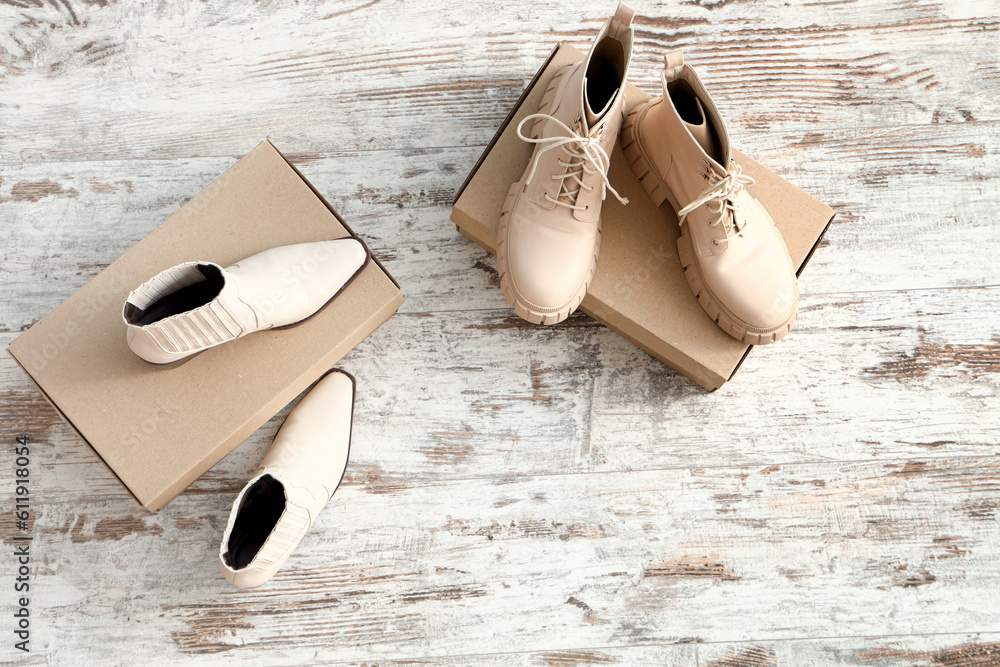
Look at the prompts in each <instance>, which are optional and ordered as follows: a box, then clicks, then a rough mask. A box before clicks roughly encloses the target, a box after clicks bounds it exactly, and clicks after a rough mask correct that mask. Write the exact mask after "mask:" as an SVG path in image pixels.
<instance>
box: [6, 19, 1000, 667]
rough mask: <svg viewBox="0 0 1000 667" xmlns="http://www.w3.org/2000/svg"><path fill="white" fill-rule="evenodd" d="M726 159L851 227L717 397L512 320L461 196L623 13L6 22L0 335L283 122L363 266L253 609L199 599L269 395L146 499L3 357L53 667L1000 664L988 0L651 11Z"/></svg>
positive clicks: (996, 186) (9, 601)
mask: <svg viewBox="0 0 1000 667" xmlns="http://www.w3.org/2000/svg"><path fill="white" fill-rule="evenodd" d="M636 3H637V5H638V10H639V16H638V27H637V46H636V54H635V65H634V76H633V78H634V80H635V82H636V83H638V84H639V85H641V86H643V87H645V88H646V89H647V90H649V91H651V92H652V91H654V85H655V84H656V82H657V81H658V74H657V70H656V63H657V60H658V59H659V58H660V54H661V53H662V52H663V51H664V50H665V49H670V48H675V47H683V48H684V49H685V50H686V52H687V54H688V57H689V59H691V60H692V61H693V62H695V63H696V64H700V65H702V66H703V75H704V77H705V78H706V79H707V82H708V84H709V86H710V88H711V90H712V91H714V93H715V95H716V97H717V100H718V103H719V105H720V107H721V108H722V110H723V113H724V114H725V115H726V116H727V117H728V119H729V121H730V124H731V130H732V132H733V134H734V135H735V136H736V138H737V139H736V144H737V146H738V147H739V148H741V149H743V150H744V151H746V152H748V153H750V154H751V155H753V156H755V157H756V158H757V159H759V160H760V161H762V162H763V163H764V164H765V165H767V166H769V167H770V168H771V169H773V170H774V171H776V172H777V173H779V174H781V175H783V176H785V177H786V178H788V179H789V180H791V181H792V182H793V183H795V184H797V185H799V186H800V187H802V188H804V189H806V190H807V191H809V192H811V193H813V194H814V195H816V196H818V197H819V198H821V199H823V200H824V201H826V202H828V203H830V204H831V205H833V206H835V207H836V209H837V211H838V217H837V220H836V222H835V224H834V225H833V226H832V228H831V229H830V231H829V233H828V235H827V237H826V240H825V241H824V242H823V245H822V248H821V249H820V250H819V251H818V252H817V254H816V255H815V257H814V258H813V260H812V262H811V264H810V265H809V267H808V269H807V271H806V273H805V275H804V277H803V280H802V281H801V290H802V312H801V316H800V319H799V324H798V327H797V329H796V331H794V332H793V335H792V336H791V337H790V338H789V339H787V341H785V342H782V343H780V344H778V345H775V346H771V347H767V348H758V349H756V350H754V352H753V353H752V355H751V356H750V358H749V360H748V361H747V363H746V364H745V365H744V367H743V369H742V370H741V371H740V373H739V374H738V375H737V376H736V378H735V379H734V380H733V381H732V382H731V383H730V384H728V385H727V386H726V387H724V388H723V389H722V390H720V391H719V392H717V393H715V394H706V393H705V392H703V391H702V390H701V389H699V388H697V387H695V386H694V385H692V384H690V383H689V382H688V381H687V380H685V379H684V378H683V377H681V376H679V375H678V374H677V373H674V372H673V371H671V370H670V369H668V368H666V367H664V366H662V365H661V364H659V363H658V362H656V361H654V360H653V359H651V358H650V357H648V356H647V355H646V354H644V353H642V352H640V351H639V350H637V349H636V348H635V347H634V346H632V345H631V344H629V343H627V342H625V341H624V340H622V339H621V338H619V337H618V336H616V335H615V334H613V333H611V332H610V331H608V330H606V329H604V328H603V327H601V326H600V325H598V324H597V323H595V322H594V321H592V320H590V319H589V318H587V317H586V316H583V315H577V316H574V317H573V318H571V320H569V321H568V322H567V323H566V324H564V325H562V326H558V327H552V328H544V329H543V328H536V327H532V326H529V325H526V324H523V323H521V322H520V321H518V320H517V319H515V318H514V317H512V314H511V312H510V311H509V310H508V309H507V307H506V305H505V303H504V301H503V298H502V295H501V293H500V290H499V289H498V288H497V281H496V272H495V263H494V261H493V259H492V258H491V257H490V256H488V255H487V254H486V253H484V252H483V251H482V250H481V249H480V248H479V247H477V246H476V245H474V244H473V243H471V242H469V241H467V240H465V239H464V238H462V237H460V236H459V235H458V234H457V233H456V231H455V229H454V226H453V225H452V224H451V223H450V222H449V221H448V216H449V212H450V200H451V198H452V196H453V194H454V192H455V190H456V189H457V188H458V187H459V185H460V184H461V182H462V180H463V179H464V177H465V174H466V173H467V172H468V170H469V169H470V168H471V167H472V165H473V163H474V162H475V160H476V158H477V157H478V155H479V153H480V152H481V150H482V148H483V147H484V145H485V144H486V142H487V141H488V140H489V138H490V137H491V136H492V134H493V131H494V129H495V127H496V126H497V125H498V124H499V122H500V121H501V120H502V118H503V117H504V115H505V114H506V111H507V109H508V108H509V106H510V105H511V104H512V103H513V102H514V100H515V99H516V98H517V96H518V95H519V93H520V90H521V89H522V87H523V86H524V84H525V83H526V81H527V80H528V79H529V78H530V77H531V75H532V74H533V73H534V71H535V69H536V68H537V67H538V65H539V64H540V62H541V60H542V59H543V58H544V56H545V55H546V54H547V53H548V51H549V49H550V48H551V47H552V45H553V44H554V42H556V41H557V40H569V41H570V42H572V43H573V44H575V45H576V46H578V47H581V48H586V46H587V43H588V39H589V37H590V35H591V34H592V33H593V32H594V31H595V30H596V29H597V27H598V26H599V25H600V22H601V21H602V20H603V19H604V18H605V17H606V16H607V15H608V14H609V13H610V12H611V11H612V9H613V4H614V0H602V1H600V2H596V1H593V0H586V1H584V2H567V1H565V0H562V1H559V2H556V1H551V2H539V3H536V2H532V3H522V2H513V1H508V2H500V1H497V0H481V1H479V2H473V1H470V0H461V1H460V0H454V1H452V2H444V1H437V0H436V1H425V2H416V1H410V2H403V1H400V0H351V1H348V2H322V1H316V2H295V3H289V2H282V1H280V0H261V1H259V2H239V1H237V0H206V1H203V2H202V1H198V2H195V1H191V0H177V1H172V2H168V1H166V0H160V1H154V0H143V1H138V2H125V1H122V0H0V28H2V29H0V252H2V257H3V260H2V266H0V272H2V276H3V294H4V299H3V301H2V306H0V343H2V344H3V345H4V346H6V345H7V344H9V342H10V341H11V340H12V339H13V338H14V337H16V336H17V335H18V334H19V333H20V332H21V331H23V330H25V329H26V328H27V327H28V326H30V325H31V323H32V322H34V321H36V320H37V319H39V318H41V317H42V316H44V315H45V314H46V313H48V312H49V311H50V310H51V309H52V308H54V307H55V306H56V305H58V304H59V303H60V302H61V301H63V300H64V299H65V298H66V297H68V296H69V295H70V294H72V293H73V292H74V291H75V290H76V289H77V288H79V287H80V286H82V285H83V284H85V283H86V282H87V281H88V280H90V278H91V277H92V276H94V275H95V274H96V273H98V272H99V271H100V270H101V269H102V268H103V267H104V266H106V265H107V264H108V263H110V262H111V261H112V260H114V259H115V258H116V257H118V256H119V255H120V254H121V253H123V252H124V251H125V250H127V249H128V248H129V247H130V246H131V245H132V244H134V243H135V242H136V241H138V240H139V239H141V238H142V237H143V236H145V235H146V234H147V233H148V232H150V231H151V230H152V229H154V228H155V227H156V225H158V224H159V223H160V222H161V221H162V220H164V219H165V218H166V217H167V216H169V215H170V214H171V213H172V212H173V211H175V210H177V208H178V207H180V206H181V204H182V203H183V202H184V201H185V200H186V199H187V198H189V197H191V196H193V195H194V194H196V193H197V192H199V191H200V190H201V189H202V188H203V187H204V186H205V185H207V184H208V183H209V182H210V181H211V180H212V179H213V178H214V177H215V176H216V175H218V174H219V173H221V172H222V171H223V170H224V169H225V168H227V167H228V166H229V165H231V164H232V163H233V162H234V161H235V160H236V159H237V158H238V157H239V156H241V155H243V154H245V153H246V152H247V151H249V150H250V149H251V148H252V147H253V146H254V145H255V144H257V142H259V141H260V140H262V139H264V138H270V139H271V140H273V141H274V142H275V144H276V145H277V146H278V147H279V148H281V149H282V150H283V151H285V152H286V153H288V154H289V155H290V156H291V157H292V158H293V160H294V161H295V162H296V164H298V165H299V166H300V168H301V169H302V171H303V172H304V173H305V174H306V175H307V177H308V178H310V179H311V180H312V182H313V183H314V184H315V185H316V186H317V187H318V188H319V189H320V190H321V191H322V192H324V193H325V194H326V195H327V196H328V198H329V199H330V201H331V202H332V203H333V204H334V205H335V206H336V207H338V209H339V210H340V211H341V212H342V214H343V215H344V217H345V218H346V219H347V220H348V221H349V222H350V223H351V224H352V225H354V226H355V228H356V229H357V230H358V231H359V232H360V233H361V234H362V235H363V236H364V237H365V238H366V240H367V241H368V242H369V243H370V245H371V246H372V248H373V249H374V251H375V252H376V253H377V255H378V256H380V257H381V258H383V259H384V260H386V264H387V266H388V267H389V269H390V270H391V271H392V273H393V274H394V275H395V276H396V277H397V278H398V279H399V281H400V283H401V284H402V285H403V290H404V292H405V294H406V297H407V299H408V300H407V303H406V305H405V306H404V307H403V309H402V311H401V312H400V314H399V315H397V316H395V317H394V318H393V319H392V320H390V321H389V323H388V324H387V325H386V326H384V327H383V328H382V329H380V330H379V331H378V332H377V333H376V334H375V335H374V336H372V337H371V338H370V339H369V340H367V341H366V342H365V343H364V344H363V345H361V346H360V347H359V348H358V349H357V350H355V351H354V352H352V353H351V354H349V355H348V356H347V357H346V358H345V359H344V361H343V364H342V365H343V367H344V368H346V369H348V370H350V371H351V372H352V373H354V374H356V375H357V377H358V379H359V388H358V407H357V411H356V415H357V421H356V427H355V447H354V448H353V450H352V461H351V467H350V469H349V473H348V478H347V482H346V484H345V485H344V486H343V487H342V488H341V490H340V491H339V492H338V493H337V496H336V498H335V501H334V502H333V503H332V504H331V506H330V507H329V508H328V509H327V511H326V512H325V513H324V514H323V515H322V516H321V518H320V521H319V525H318V526H317V528H316V529H315V530H314V531H313V532H312V533H311V534H310V535H309V537H307V538H306V540H305V541H304V542H303V544H302V546H301V548H300V549H299V551H298V552H297V553H296V555H295V556H293V557H292V558H291V560H290V561H289V562H288V565H287V566H286V567H285V568H284V569H283V570H282V572H281V573H280V574H279V575H278V576H277V577H276V578H275V580H274V581H273V584H272V585H270V586H268V587H266V588H265V589H262V590H255V591H239V590H236V589H233V588H231V587H230V586H229V585H228V584H227V583H226V582H225V581H224V580H223V579H222V577H221V576H220V575H219V572H218V566H217V564H216V556H215V554H216V550H217V544H218V540H219V538H220V535H221V530H222V526H223V523H224V521H225V518H226V516H227V512H228V509H229V505H230V503H231V501H232V497H233V496H234V494H235V493H236V491H237V490H238V488H239V487H241V486H242V484H243V483H244V481H245V480H246V478H247V476H248V474H249V473H250V471H251V470H252V469H253V468H254V467H255V466H256V463H257V461H258V460H259V458H260V457H261V456H262V454H263V452H264V451H265V449H266V447H267V446H268V444H269V443H270V440H271V437H272V436H273V435H274V432H275V430H276V429H277V427H278V425H279V424H280V423H281V421H282V419H283V418H284V416H285V414H286V412H287V411H283V412H282V413H281V414H279V415H277V416H276V417H275V418H274V419H273V420H271V422H269V423H268V425H267V426H266V427H265V428H263V429H261V431H260V432H258V433H257V434H255V435H254V436H253V437H252V438H250V439H249V440H248V441H247V442H245V443H243V444H242V445H241V446H240V447H239V448H238V449H237V450H236V451H235V452H233V454H232V455H230V456H228V457H227V458H226V459H225V460H223V461H222V462H221V463H220V464H219V465H217V466H216V467H215V468H214V469H213V470H212V471H211V472H209V473H208V474H207V475H205V477H204V478H203V479H201V480H199V481H198V482H197V483H196V484H195V485H194V486H193V487H192V488H191V489H190V490H189V491H188V492H187V493H185V494H184V495H182V496H181V497H180V498H178V499H177V500H176V501H175V502H173V503H172V504H171V505H170V506H168V507H167V508H166V509H165V510H163V511H162V512H160V513H159V514H155V515H154V514H149V513H147V512H145V511H143V510H140V509H138V508H137V506H136V505H135V504H134V502H133V501H132V500H131V499H130V498H129V497H128V496H127V495H126V493H125V492H124V491H123V490H122V489H121V488H120V487H119V486H118V483H117V482H116V481H115V480H114V479H113V478H112V477H111V475H110V474H109V473H108V472H106V471H105V469H104V468H103V467H102V465H101V464H100V463H99V462H98V461H97V459H96V458H95V457H94V455H93V454H92V453H91V452H90V451H89V450H88V449H87V448H86V446H85V445H84V444H83V443H82V442H80V441H79V440H78V439H77V438H76V437H75V436H74V435H73V433H72V432H71V431H70V430H69V428H68V427H67V426H65V425H64V424H62V423H61V422H60V420H59V419H58V418H57V416H56V414H55V413H54V412H53V411H52V410H51V409H50V408H49V407H48V406H47V405H46V404H45V402H44V400H43V399H42V398H41V396H40V395H39V394H38V393H37V392H36V391H34V390H33V388H32V386H31V385H30V383H29V382H28V380H27V379H26V378H25V377H24V376H23V375H22V374H21V372H20V371H19V370H18V369H17V368H16V367H15V365H14V363H13V362H12V361H11V360H10V359H9V358H7V357H6V356H4V358H3V359H2V360H0V382H2V398H0V420H2V421H0V427H2V438H3V443H4V449H3V452H6V453H4V454H2V466H0V474H2V478H0V483H2V484H3V488H4V489H5V490H4V491H3V494H2V502H3V503H6V507H8V508H9V507H12V505H13V494H12V490H13V485H12V484H10V482H11V481H12V479H13V458H14V457H13V454H12V453H11V449H10V448H9V445H10V444H12V442H13V439H14V437H16V436H17V435H22V434H23V435H28V436H30V437H31V439H32V440H33V441H34V442H35V443H36V446H35V448H34V452H35V457H34V462H33V475H34V478H35V482H34V484H35V494H34V501H35V506H36V508H37V509H38V514H37V518H36V522H35V524H34V535H35V542H34V550H35V558H36V560H35V563H36V568H35V569H34V572H33V576H34V581H33V589H32V596H31V600H32V602H31V609H32V614H33V615H32V622H33V634H32V653H31V654H30V656H27V657H24V656H19V655H18V654H17V652H16V651H14V650H13V646H12V645H13V641H14V640H13V633H12V630H13V621H12V617H11V616H10V614H9V613H8V611H11V610H12V608H13V604H14V602H15V594H14V592H13V590H12V585H13V581H12V580H13V577H14V568H15V563H14V558H13V556H12V555H11V553H10V552H11V550H12V546H11V536H12V535H13V534H14V533H16V532H17V531H16V530H15V527H14V526H13V525H12V519H11V514H10V512H9V511H8V509H5V508H4V506H0V510H2V514H0V528H2V530H0V536H2V537H3V539H4V540H5V542H4V544H5V546H4V549H3V553H2V555H0V591H4V592H0V609H3V610H8V611H3V613H0V660H10V661H12V662H16V663H18V664H22V663H23V664H49V665H106V664H123V665H160V664H174V663H179V662H190V663H197V664H221V663H226V662H235V661H240V662H242V663H245V664H251V665H252V664H259V665H264V664H267V665H273V664H303V665H313V664H330V663H338V662H344V663H356V664H365V665H375V664H377V665H403V664H443V665H452V666H459V665H476V666H487V665H489V666H493V665H507V664H517V665H549V666H569V665H591V664H607V663H621V664H626V665H705V666H708V665H716V666H729V667H734V666H744V665H753V666H763V665H774V664H781V665H892V666H895V665H949V666H956V665H978V666H981V665H998V664H1000V557H998V555H1000V554H998V550H1000V527H998V519H997V516H998V514H1000V451H998V440H1000V397H998V396H1000V315H998V311H997V302H998V297H1000V260H998V257H1000V223H998V222H997V215H998V199H1000V197H998V195H1000V2H998V0H952V1H949V2H939V1H935V0H832V1H829V2H808V3H794V2H793V3H786V2H782V1H781V0H716V1H711V0H693V1H691V2H684V3H681V2H649V1H646V0H636Z"/></svg>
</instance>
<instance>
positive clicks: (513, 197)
mask: <svg viewBox="0 0 1000 667" xmlns="http://www.w3.org/2000/svg"><path fill="white" fill-rule="evenodd" d="M571 67H572V65H567V66H566V67H565V68H563V69H562V70H561V71H560V72H558V73H557V74H556V75H555V76H553V77H552V81H551V82H550V83H549V87H548V88H546V89H545V94H544V95H542V101H541V103H540V104H539V105H538V113H544V114H547V113H549V111H550V109H551V108H552V102H553V101H554V99H555V95H556V90H557V89H558V88H559V84H560V83H561V82H562V77H563V76H564V75H565V74H566V72H567V71H568V70H569V69H570V68H571ZM544 122H545V120H544V119H542V118H538V119H536V120H535V121H534V123H533V124H532V127H531V136H532V137H535V138H537V137H538V136H539V133H540V131H541V129H542V126H541V125H540V123H544ZM526 175H527V171H525V176H526ZM525 176H522V177H521V180H519V181H517V182H516V183H513V184H512V185H511V186H510V188H509V189H508V190H507V196H506V197H505V198H504V201H503V207H502V208H501V211H500V223H499V224H498V225H497V271H498V273H499V274H500V289H501V290H502V291H503V296H504V299H506V300H507V303H508V304H509V305H510V306H511V308H513V309H514V312H515V313H517V316H518V317H520V318H521V319H523V320H525V321H527V322H531V323H532V324H558V323H559V322H562V321H563V320H565V319H566V318H567V317H569V316H570V315H572V314H573V313H574V312H575V311H576V309H577V308H579V307H580V304H581V303H582V302H583V298H584V297H585V296H587V289H588V288H589V287H590V283H591V282H592V281H593V279H594V273H595V272H596V271H597V257H598V255H600V252H601V227H600V224H598V227H597V243H596V244H595V246H594V257H593V258H592V259H591V262H590V270H589V271H587V278H586V280H584V282H583V283H582V284H581V285H580V288H579V289H578V290H577V291H576V293H575V294H574V295H573V297H572V298H571V299H570V300H569V301H568V302H567V303H566V304H565V305H563V306H561V307H559V308H544V309H543V308H538V307H537V306H535V305H533V304H530V303H527V302H526V301H524V300H522V299H521V298H520V297H519V296H518V294H517V290H515V289H514V285H513V282H512V280H511V278H510V262H509V259H508V257H507V233H508V231H509V229H510V217H511V216H510V213H511V211H512V210H513V209H514V204H516V203H517V198H518V195H520V194H521V191H522V190H523V189H524V178H525Z"/></svg>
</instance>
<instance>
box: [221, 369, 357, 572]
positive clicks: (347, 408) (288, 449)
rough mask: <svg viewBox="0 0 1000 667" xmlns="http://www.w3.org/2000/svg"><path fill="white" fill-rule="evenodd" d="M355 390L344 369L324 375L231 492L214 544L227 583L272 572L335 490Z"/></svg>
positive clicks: (344, 459)
mask: <svg viewBox="0 0 1000 667" xmlns="http://www.w3.org/2000/svg"><path fill="white" fill-rule="evenodd" d="M354 389H355V383H354V378H353V377H352V376H351V375H349V374H347V373H345V372H344V371H341V370H337V369H334V370H331V371H330V372H328V373H327V374H326V375H325V376H323V378H322V379H320V381H319V382H317V383H316V385H315V386H314V387H313V388H312V390H311V391H310V392H309V393H308V394H306V395H305V396H304V397H303V398H302V400H301V401H299V404H298V405H296V406H295V409H293V410H292V411H291V412H290V413H289V414H288V417H287V418H286V419H285V423H284V424H282V425H281V428H280V429H279V430H278V433H277V435H275V436H274V443H273V444H272V445H271V448H270V449H269V450H268V451H267V454H266V455H265V456H264V459H263V460H262V461H261V462H260V466H259V467H258V468H257V471H256V472H255V473H254V475H253V477H252V478H251V479H250V481H249V482H248V483H247V485H246V486H245V487H244V488H243V490H242V491H240V493H239V495H238V496H236V500H235V501H233V509H232V511H231V513H230V515H229V521H228V523H227V524H226V531H225V533H224V534H223V536H222V545H221V547H220V548H219V564H220V566H221V567H222V573H223V574H224V575H225V577H226V579H228V580H229V582H230V583H232V584H233V585H235V586H238V587H239V588H250V587H254V586H260V585H261V584H263V583H264V582H266V581H267V580H269V579H270V578H271V577H273V576H274V574H275V573H276V572H277V571H278V570H279V569H280V568H281V566H282V565H283V564H284V563H285V561H286V560H287V559H288V557H289V556H290V555H291V554H292V551H294V550H295V547H296V546H297V545H298V543H299V541H300V540H302V538H303V537H304V536H305V534H306V533H307V532H309V529H310V528H311V527H312V525H313V523H314V522H315V521H316V517H317V515H319V513H320V511H321V510H322V509H323V508H324V507H325V506H326V505H327V503H328V502H329V501H330V498H331V497H332V496H333V493H334V492H335V491H336V490H337V487H338V486H339V485H340V481H341V480H342V479H343V477H344V471H345V470H346V469H347V459H348V457H349V455H350V451H351V423H352V420H353V417H354Z"/></svg>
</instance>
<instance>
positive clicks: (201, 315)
mask: <svg viewBox="0 0 1000 667" xmlns="http://www.w3.org/2000/svg"><path fill="white" fill-rule="evenodd" d="M370 257H371V256H370V255H369V253H368V249H367V248H366V247H365V245H364V243H362V242H361V241H360V240H359V239H357V238H355V237H353V236H348V237H344V238H341V239H335V240H333V241H318V242H316V243H300V244H298V245H289V246H283V247H280V248H272V249H271V250H265V251H264V252H262V253H259V254H256V255H254V256H253V257H249V258H247V259H244V260H242V261H240V262H237V263H236V264H233V265H232V266H230V267H227V268H225V269H223V268H222V267H221V266H219V265H218V264H215V263H213V262H187V263H184V264H180V265H178V266H175V267H173V268H170V269H167V270H166V271H162V272H161V273H159V274H157V275H156V276H154V277H153V278H150V279H149V280H147V281H146V282H145V283H143V284H142V285H141V286H139V287H138V288H137V289H136V290H135V291H133V292H132V293H131V294H129V296H128V299H127V300H126V301H125V308H124V310H123V312H122V317H123V318H124V320H125V325H126V326H127V327H128V328H127V331H126V340H127V341H128V346H129V348H131V350H132V351H133V352H135V353H136V354H137V355H138V356H140V357H142V358H143V359H145V360H146V361H148V362H150V363H154V364H168V363H171V362H174V361H178V360H180V359H184V358H186V357H189V356H191V355H193V354H197V353H198V352H201V351H203V350H207V349H208V348H210V347H215V346H216V345H221V344H222V343H226V342H229V341H231V340H236V339H237V338H241V337H243V336H246V335H247V334H249V333H253V332H255V331H264V330H266V329H279V328H283V327H289V326H292V325H294V324H299V323H301V322H302V321H303V320H306V319H308V318H309V317H311V316H312V315H315V314H316V313H317V312H318V311H319V310H320V309H322V308H323V307H324V306H326V305H327V304H329V303H330V302H331V301H333V299H334V298H335V297H336V296H337V295H339V294H340V293H341V292H342V291H343V290H344V289H345V288H346V287H347V285H349V284H350V282H351V281H352V280H353V279H354V278H355V277H357V275H358V274H359V273H360V272H361V269H363V268H364V267H365V266H366V265H367V264H368V261H369V259H370Z"/></svg>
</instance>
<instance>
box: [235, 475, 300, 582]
mask: <svg viewBox="0 0 1000 667" xmlns="http://www.w3.org/2000/svg"><path fill="white" fill-rule="evenodd" d="M284 511H285V487H284V486H282V484H281V482H279V481H278V480H276V479H275V478H273V477H271V476H270V475H263V476H262V477H261V478H260V479H258V480H257V481H256V482H254V483H253V486H251V487H250V488H249V489H247V492H246V493H244V494H243V501H242V502H241V503H240V508H239V510H238V511H237V513H236V521H235V522H234V524H233V530H232V532H230V533H229V541H228V542H227V543H226V552H225V553H224V554H223V556H222V557H223V559H224V560H225V562H226V565H228V566H229V567H231V568H233V569H234V570H241V569H243V568H245V567H246V566H247V565H249V564H250V562H251V561H253V559H254V558H255V557H256V556H257V552H259V551H260V548H261V547H262V546H264V542H265V541H266V540H267V538H268V536H269V535H270V534H271V531H273V530H274V527H275V525H277V523H278V519H280V518H281V514H282V512H284Z"/></svg>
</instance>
